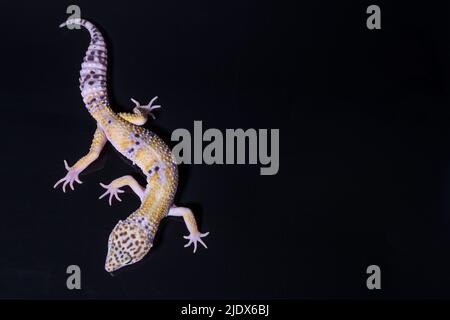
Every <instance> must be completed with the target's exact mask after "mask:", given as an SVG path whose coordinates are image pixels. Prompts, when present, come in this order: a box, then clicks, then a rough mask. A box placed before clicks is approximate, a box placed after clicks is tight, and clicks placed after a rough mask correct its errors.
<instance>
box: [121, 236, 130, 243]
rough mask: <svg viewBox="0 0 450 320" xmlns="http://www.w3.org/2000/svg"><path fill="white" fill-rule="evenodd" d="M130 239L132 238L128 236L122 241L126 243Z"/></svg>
mask: <svg viewBox="0 0 450 320" xmlns="http://www.w3.org/2000/svg"><path fill="white" fill-rule="evenodd" d="M128 240H130V238H129V237H128V238H126V239H124V240H122V243H123V244H125V243H127V242H128Z"/></svg>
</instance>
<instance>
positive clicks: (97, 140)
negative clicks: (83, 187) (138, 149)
mask: <svg viewBox="0 0 450 320" xmlns="http://www.w3.org/2000/svg"><path fill="white" fill-rule="evenodd" d="M106 141H107V138H106V136H105V133H104V132H103V130H102V129H100V128H97V129H96V130H95V133H94V138H93V139H92V143H91V148H90V149H89V152H88V153H87V154H86V155H85V156H83V157H82V158H80V159H79V160H78V161H77V162H76V163H75V164H74V165H73V166H72V167H71V166H69V164H68V163H67V161H66V160H64V166H65V167H66V170H67V174H66V176H65V177H64V178H62V179H60V180H58V181H57V182H56V183H55V185H54V186H53V188H56V187H57V186H58V185H59V184H61V183H63V185H62V189H63V191H64V192H66V186H67V185H69V186H70V188H71V189H72V190H74V187H73V183H74V182H78V183H80V184H81V183H82V182H81V181H80V178H79V177H78V176H79V174H80V173H81V172H82V171H83V170H84V169H86V168H87V167H88V166H89V165H90V164H91V163H92V162H94V161H95V160H96V159H97V158H98V156H99V155H100V152H101V151H102V149H103V147H104V146H105V144H106Z"/></svg>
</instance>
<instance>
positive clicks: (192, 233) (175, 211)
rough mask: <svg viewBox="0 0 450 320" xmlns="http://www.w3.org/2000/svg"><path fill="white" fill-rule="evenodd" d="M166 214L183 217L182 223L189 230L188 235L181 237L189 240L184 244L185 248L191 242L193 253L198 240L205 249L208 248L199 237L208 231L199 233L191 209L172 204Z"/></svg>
mask: <svg viewBox="0 0 450 320" xmlns="http://www.w3.org/2000/svg"><path fill="white" fill-rule="evenodd" d="M168 215H169V216H174V217H183V219H184V223H185V224H186V227H187V229H188V231H189V235H187V236H183V238H185V239H187V240H189V242H188V243H187V244H186V245H185V246H184V247H185V248H186V247H189V246H190V245H191V244H194V253H195V252H196V251H197V242H200V243H201V244H202V245H203V246H204V247H205V248H206V249H208V247H207V246H206V244H205V243H204V242H203V240H202V239H201V238H203V237H206V236H207V235H208V234H209V232H206V233H200V231H198V228H197V222H196V221H195V217H194V214H193V213H192V211H191V209H189V208H183V207H175V206H173V207H172V208H170V210H169V213H168Z"/></svg>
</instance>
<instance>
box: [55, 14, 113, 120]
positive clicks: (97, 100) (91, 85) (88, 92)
mask: <svg viewBox="0 0 450 320" xmlns="http://www.w3.org/2000/svg"><path fill="white" fill-rule="evenodd" d="M72 24H75V25H80V26H83V27H84V28H86V30H88V31H89V34H90V35H91V42H90V43H89V47H88V49H87V51H86V55H85V57H84V59H83V63H82V64H81V70H80V90H81V96H82V97H83V101H84V103H85V105H86V107H87V109H88V110H89V112H92V111H94V109H96V108H97V107H100V106H103V105H109V101H108V93H107V87H106V70H107V64H108V61H107V60H108V53H107V49H106V43H105V40H104V39H103V36H102V34H101V32H100V31H99V30H98V29H97V27H96V26H94V25H93V24H92V23H91V22H89V21H87V20H84V19H79V18H77V19H69V20H67V21H66V22H64V23H62V24H61V25H60V26H59V27H60V28H62V27H65V26H67V25H72Z"/></svg>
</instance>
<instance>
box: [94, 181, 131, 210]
mask: <svg viewBox="0 0 450 320" xmlns="http://www.w3.org/2000/svg"><path fill="white" fill-rule="evenodd" d="M100 185H101V186H102V187H103V188H105V189H106V192H105V193H104V194H102V195H101V196H100V197H99V199H101V198H103V197H104V196H106V195H107V194H109V205H112V199H113V197H115V198H116V199H117V200H118V201H119V202H120V201H122V200H121V199H120V198H119V193H124V192H125V191H123V190H122V189H120V188H117V187H115V186H113V185H112V184H109V185H106V184H103V183H100Z"/></svg>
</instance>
